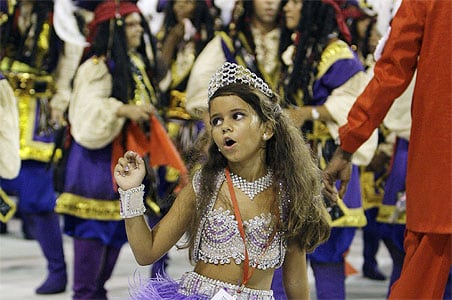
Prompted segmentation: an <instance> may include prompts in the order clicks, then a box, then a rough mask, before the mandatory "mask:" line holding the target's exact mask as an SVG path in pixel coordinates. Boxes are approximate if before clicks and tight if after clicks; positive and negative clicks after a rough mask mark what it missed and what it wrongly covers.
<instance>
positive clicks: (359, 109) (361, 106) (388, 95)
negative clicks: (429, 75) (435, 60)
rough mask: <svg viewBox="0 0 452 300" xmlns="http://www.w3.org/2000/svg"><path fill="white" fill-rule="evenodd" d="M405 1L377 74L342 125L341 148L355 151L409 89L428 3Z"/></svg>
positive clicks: (378, 64) (376, 69)
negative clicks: (395, 101) (396, 100)
mask: <svg viewBox="0 0 452 300" xmlns="http://www.w3.org/2000/svg"><path fill="white" fill-rule="evenodd" d="M428 2H430V1H418V0H403V1H402V4H401V6H400V8H399V10H398V11H397V14H396V15H395V17H394V19H393V20H392V24H391V27H392V29H391V34H390V36H389V38H388V40H387V42H386V45H385V47H384V50H383V53H382V56H381V58H380V59H379V60H378V62H377V63H376V64H375V69H374V77H373V78H372V80H371V81H370V82H369V84H368V85H367V87H366V88H365V89H364V91H363V93H362V94H361V95H360V96H359V97H358V99H357V100H356V102H355V104H354V105H353V106H352V108H351V110H350V112H349V114H348V122H347V124H345V125H343V126H342V127H341V128H339V138H340V143H341V148H342V149H343V150H345V151H347V152H350V153H353V152H355V151H356V149H358V148H359V146H360V145H361V144H363V143H364V142H365V141H366V140H367V139H368V138H369V136H370V135H371V134H372V132H373V130H374V129H375V128H377V127H378V126H379V125H380V124H381V122H382V120H383V119H384V117H385V115H386V113H387V111H388V110H389V108H390V107H391V105H392V103H393V102H394V100H395V99H396V98H397V97H399V96H400V95H401V94H402V93H403V91H404V90H405V89H406V88H407V86H408V85H409V83H410V82H411V79H412V77H413V74H414V72H415V70H416V66H417V61H418V56H419V52H420V48H421V43H422V36H423V30H424V23H425V19H426V7H425V3H428Z"/></svg>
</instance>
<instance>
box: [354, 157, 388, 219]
mask: <svg viewBox="0 0 452 300" xmlns="http://www.w3.org/2000/svg"><path fill="white" fill-rule="evenodd" d="M365 168H366V167H362V166H361V167H360V171H361V172H360V181H361V198H362V202H363V208H364V210H367V209H370V208H373V207H379V206H380V205H381V204H382V201H383V193H384V189H383V188H382V187H381V186H380V185H379V183H381V182H378V181H377V182H376V181H375V174H374V173H373V172H369V171H366V170H365Z"/></svg>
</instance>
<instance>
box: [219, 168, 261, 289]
mask: <svg viewBox="0 0 452 300" xmlns="http://www.w3.org/2000/svg"><path fill="white" fill-rule="evenodd" d="M225 173H226V181H227V183H228V187H229V193H230V194H231V200H232V206H233V207H234V215H235V219H236V220H237V226H238V227H239V232H240V236H241V237H242V240H243V245H244V247H245V260H244V262H243V280H242V284H241V286H242V287H243V286H245V285H246V284H247V283H248V280H249V279H250V278H251V276H252V275H253V272H254V268H251V272H250V271H249V269H250V258H249V256H248V249H247V248H246V238H245V229H244V228H243V221H242V217H241V216H240V210H239V205H238V203H237V198H236V196H235V192H234V187H233V186H232V180H231V174H230V173H229V170H228V169H225Z"/></svg>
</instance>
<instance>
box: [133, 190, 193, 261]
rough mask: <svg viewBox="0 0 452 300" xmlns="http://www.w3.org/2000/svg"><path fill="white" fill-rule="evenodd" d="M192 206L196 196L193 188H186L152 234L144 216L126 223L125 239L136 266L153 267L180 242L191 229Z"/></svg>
mask: <svg viewBox="0 0 452 300" xmlns="http://www.w3.org/2000/svg"><path fill="white" fill-rule="evenodd" d="M194 204H195V192H194V190H193V187H192V185H191V184H187V185H186V186H185V187H184V188H183V189H182V191H181V192H180V193H179V195H178V196H177V198H176V200H175V201H174V203H173V205H172V207H171V209H170V210H169V212H168V213H167V214H166V215H165V217H164V218H163V219H162V220H161V221H160V222H159V223H158V224H157V225H155V226H154V228H153V229H152V230H151V229H150V227H149V226H148V224H147V223H146V220H145V218H144V216H139V217H134V218H128V219H125V224H126V232H127V238H128V241H129V244H130V247H131V248H132V252H133V254H134V256H135V259H136V261H137V262H138V264H140V265H149V264H152V263H154V262H155V261H156V260H158V259H159V258H160V257H162V256H163V255H164V254H165V253H167V252H168V251H169V250H170V249H171V247H173V246H174V245H175V244H176V243H177V242H178V241H179V240H180V238H181V237H182V236H183V234H184V233H185V231H186V229H187V228H188V227H189V226H190V221H191V216H192V215H193V213H194V207H195V205H194Z"/></svg>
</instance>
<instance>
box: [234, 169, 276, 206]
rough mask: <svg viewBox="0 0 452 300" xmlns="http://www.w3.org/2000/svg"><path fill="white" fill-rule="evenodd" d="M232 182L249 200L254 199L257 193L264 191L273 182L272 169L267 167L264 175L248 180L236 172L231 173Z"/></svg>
mask: <svg viewBox="0 0 452 300" xmlns="http://www.w3.org/2000/svg"><path fill="white" fill-rule="evenodd" d="M231 179H232V184H233V185H234V186H235V187H237V188H239V189H240V190H241V191H242V192H244V193H245V194H246V195H247V196H248V197H249V198H250V199H251V200H254V197H256V195H257V194H259V193H261V192H263V191H265V190H266V189H268V188H269V187H271V186H272V184H273V171H272V170H271V169H268V172H267V174H266V175H265V176H263V177H261V178H259V179H257V180H255V181H253V182H249V181H247V180H246V179H245V178H242V177H240V176H239V175H237V174H234V173H231Z"/></svg>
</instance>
